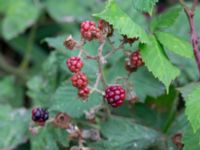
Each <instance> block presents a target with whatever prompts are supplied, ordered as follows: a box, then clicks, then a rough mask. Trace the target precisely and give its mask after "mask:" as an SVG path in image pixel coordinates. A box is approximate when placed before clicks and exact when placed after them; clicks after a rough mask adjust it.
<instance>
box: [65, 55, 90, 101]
mask: <svg viewBox="0 0 200 150" xmlns="http://www.w3.org/2000/svg"><path fill="white" fill-rule="evenodd" d="M66 64H67V67H68V68H69V70H70V71H71V72H73V73H75V74H74V75H73V76H72V77H71V81H72V85H73V86H74V87H76V88H77V89H78V96H79V97H80V98H82V99H86V98H87V97H88V95H89V94H90V89H89V88H88V87H87V85H88V78H87V76H86V74H85V73H83V72H81V69H82V67H83V65H84V63H83V61H82V60H81V58H80V57H77V56H72V57H70V58H69V59H67V61H66Z"/></svg>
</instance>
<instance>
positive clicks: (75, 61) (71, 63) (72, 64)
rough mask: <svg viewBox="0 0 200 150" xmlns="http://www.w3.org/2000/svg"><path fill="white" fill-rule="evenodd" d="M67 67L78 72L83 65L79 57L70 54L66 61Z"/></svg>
mask: <svg viewBox="0 0 200 150" xmlns="http://www.w3.org/2000/svg"><path fill="white" fill-rule="evenodd" d="M66 64H67V67H68V68H69V70H70V71H71V72H74V73H76V72H79V71H80V70H81V68H82V67H83V62H82V60H81V58H80V57H76V56H72V57H70V58H69V59H67V61H66Z"/></svg>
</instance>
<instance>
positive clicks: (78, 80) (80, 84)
mask: <svg viewBox="0 0 200 150" xmlns="http://www.w3.org/2000/svg"><path fill="white" fill-rule="evenodd" d="M71 81H72V85H73V86H74V87H76V88H78V89H83V88H85V87H86V86H87V84H88V78H87V76H86V75H85V74H84V73H82V72H77V73H76V74H74V75H73V76H72V77H71Z"/></svg>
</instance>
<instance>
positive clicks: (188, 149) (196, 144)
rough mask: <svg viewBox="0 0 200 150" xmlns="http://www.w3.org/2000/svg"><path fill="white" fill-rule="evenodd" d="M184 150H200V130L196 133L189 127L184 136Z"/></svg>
mask: <svg viewBox="0 0 200 150" xmlns="http://www.w3.org/2000/svg"><path fill="white" fill-rule="evenodd" d="M183 143H184V148H183V150H199V149H200V130H198V131H197V132H196V133H194V131H193V130H192V127H191V126H190V125H188V127H187V128H186V130H185V131H184V134H183Z"/></svg>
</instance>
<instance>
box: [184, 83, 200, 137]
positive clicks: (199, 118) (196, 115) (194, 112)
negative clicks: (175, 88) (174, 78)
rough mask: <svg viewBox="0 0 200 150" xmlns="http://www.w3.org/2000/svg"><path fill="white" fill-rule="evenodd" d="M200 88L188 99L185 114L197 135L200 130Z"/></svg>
mask: <svg viewBox="0 0 200 150" xmlns="http://www.w3.org/2000/svg"><path fill="white" fill-rule="evenodd" d="M199 93H200V86H199V85H198V86H197V87H196V88H195V89H194V90H193V91H192V92H191V93H190V94H189V95H188V96H187V98H186V100H185V101H186V109H185V114H186V116H187V118H188V120H189V122H190V124H191V126H192V129H193V130H194V132H195V133H196V132H197V130H199V129H200V111H199V110H200V103H199V101H200V96H199Z"/></svg>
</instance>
